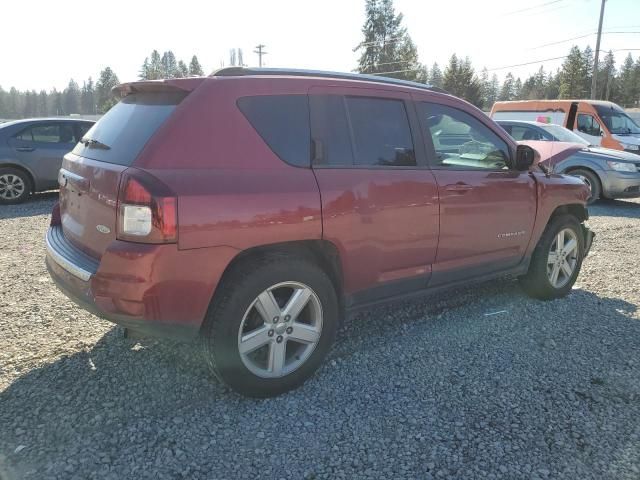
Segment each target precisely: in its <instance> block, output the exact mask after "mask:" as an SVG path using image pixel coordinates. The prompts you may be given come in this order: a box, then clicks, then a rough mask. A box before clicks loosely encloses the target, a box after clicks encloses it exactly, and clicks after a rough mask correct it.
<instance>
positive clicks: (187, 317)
mask: <svg viewBox="0 0 640 480" xmlns="http://www.w3.org/2000/svg"><path fill="white" fill-rule="evenodd" d="M46 245H47V257H46V265H47V269H48V271H49V274H50V275H51V278H52V279H53V281H54V282H55V284H56V285H57V286H58V288H59V289H60V290H61V291H62V292H63V293H64V294H65V295H66V296H67V297H69V298H70V299H71V300H73V301H74V302H75V303H76V304H78V305H79V306H80V307H82V308H83V309H85V310H88V311H89V312H91V313H93V314H95V315H97V316H99V317H101V318H104V319H105V320H109V321H111V322H114V323H117V324H119V325H122V326H124V327H127V328H131V329H132V330H136V331H139V332H141V333H144V334H147V335H151V336H163V337H172V338H193V337H195V336H197V335H198V332H199V331H200V327H201V325H202V322H203V320H204V317H205V315H206V311H207V309H208V306H209V303H210V301H211V298H212V295H213V292H214V290H215V287H216V286H217V283H218V281H219V279H220V277H221V276H222V273H223V271H224V267H225V266H226V265H227V264H228V262H229V261H230V259H231V258H233V251H232V249H227V248H226V247H225V248H221V249H214V248H212V249H207V248H203V249H196V250H185V251H180V250H178V248H177V245H175V244H173V245H145V244H137V243H130V242H121V241H117V240H116V241H114V242H112V244H111V245H110V246H109V247H108V248H107V250H106V251H105V252H104V254H103V256H102V258H101V259H100V261H98V260H96V259H93V258H91V257H89V256H87V255H86V254H84V253H83V252H82V251H80V250H78V249H77V248H76V247H75V246H74V245H72V244H71V243H70V242H69V241H68V240H67V239H66V238H65V237H64V234H63V232H62V228H61V227H60V226H59V225H54V226H52V227H50V228H49V230H48V232H47V237H46ZM229 250H231V251H229ZM227 257H228V258H227Z"/></svg>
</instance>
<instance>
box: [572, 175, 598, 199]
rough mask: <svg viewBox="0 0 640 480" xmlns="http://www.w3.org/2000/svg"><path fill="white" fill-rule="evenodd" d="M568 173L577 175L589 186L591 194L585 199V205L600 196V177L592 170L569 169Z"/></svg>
mask: <svg viewBox="0 0 640 480" xmlns="http://www.w3.org/2000/svg"><path fill="white" fill-rule="evenodd" d="M569 175H571V176H573V177H578V178H579V179H580V180H582V181H583V182H584V183H586V184H587V186H588V187H589V190H590V191H591V194H590V195H589V198H588V199H587V205H591V204H593V203H595V202H596V201H597V200H598V199H599V198H600V197H601V196H602V186H601V184H600V179H599V178H598V176H597V175H596V174H595V173H593V172H592V171H590V170H583V169H577V170H571V171H570V172H569Z"/></svg>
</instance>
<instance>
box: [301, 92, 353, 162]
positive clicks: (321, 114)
mask: <svg viewBox="0 0 640 480" xmlns="http://www.w3.org/2000/svg"><path fill="white" fill-rule="evenodd" d="M309 105H310V106H311V132H312V133H311V135H312V137H313V141H314V144H315V148H314V155H313V156H314V158H313V161H314V162H315V163H317V164H321V165H353V150H352V147H351V135H350V133H349V122H348V121H347V113H346V110H345V106H344V97H342V96H339V95H311V96H310V97H309Z"/></svg>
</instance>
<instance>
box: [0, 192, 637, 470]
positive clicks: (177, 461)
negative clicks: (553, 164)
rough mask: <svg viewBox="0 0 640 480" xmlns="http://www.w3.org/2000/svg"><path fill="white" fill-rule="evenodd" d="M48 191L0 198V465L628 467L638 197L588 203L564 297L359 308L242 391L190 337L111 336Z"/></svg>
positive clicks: (485, 296)
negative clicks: (80, 280)
mask: <svg viewBox="0 0 640 480" xmlns="http://www.w3.org/2000/svg"><path fill="white" fill-rule="evenodd" d="M54 201H55V195H52V194H45V195H38V196H36V198H35V199H33V200H32V201H30V202H29V203H27V204H25V205H22V206H13V207H6V206H4V207H0V231H1V232H2V237H1V239H2V240H1V248H0V271H1V272H2V280H1V281H0V479H2V480H7V479H15V478H38V479H39V478H47V479H55V478H82V479H85V478H89V479H91V478H109V479H111V478H112V479H125V478H167V479H169V478H171V479H175V478H189V479H198V478H209V479H225V478H228V479H236V478H250V479H255V478H275V479H278V478H307V479H311V478H327V479H336V478H345V479H356V478H415V479H431V478H436V479H440V478H451V479H466V478H487V479H489V478H491V479H497V478H505V479H515V478H523V479H525V478H526V479H547V478H548V479H551V478H553V479H556V478H570V479H616V480H619V479H634V480H637V479H638V478H640V355H639V354H640V311H639V310H638V307H639V305H640V288H639V287H640V281H639V280H638V274H639V272H640V253H639V252H640V202H637V201H624V202H623V201H617V202H607V203H601V204H599V205H597V206H595V207H593V208H592V209H591V214H592V219H591V220H590V225H591V227H592V228H593V229H594V230H595V231H596V232H597V238H596V242H595V244H594V248H593V250H592V254H591V255H590V256H589V258H588V259H587V260H586V262H585V264H584V266H583V271H582V274H581V276H580V277H579V283H578V284H577V285H576V287H575V289H574V290H573V292H572V294H571V295H570V296H569V297H568V298H565V299H562V300H557V301H553V302H547V303H544V302H539V301H534V300H531V299H529V298H527V297H526V296H525V295H524V294H523V293H522V292H521V291H520V289H519V288H518V286H517V284H515V283H513V282H507V281H497V282H493V283H492V284H489V285H483V286H475V287H471V288H467V289H463V290H458V291H456V292H452V293H450V294H445V295H440V296H439V297H437V298H427V299H422V300H418V301H414V302H411V303H402V304H396V305H392V306H389V307H385V308H378V309H375V310H369V311H363V312H361V313H359V314H357V315H355V316H353V317H352V318H351V319H349V320H348V321H347V322H346V323H345V326H344V328H343V329H342V331H341V333H340V335H339V338H338V340H337V343H336V346H335V348H334V350H333V352H332V353H331V356H330V358H329V360H328V361H327V362H326V364H325V366H324V367H323V368H322V369H321V370H320V371H319V372H318V373H317V374H316V375H315V377H314V378H313V379H312V380H311V381H309V382H308V383H307V384H305V386H303V387H302V388H301V389H299V390H297V391H295V392H292V393H289V394H287V395H284V396H282V397H279V398H275V399H269V400H260V401H259V400H250V399H245V398H242V397H239V396H238V395H235V394H234V393H232V392H229V391H226V390H225V389H223V388H222V387H221V386H220V385H219V384H218V383H216V381H215V380H214V379H213V378H212V376H211V375H210V374H209V373H208V371H207V370H206V368H205V367H204V363H203V362H202V361H201V359H200V356H199V351H198V349H197V348H196V347H197V346H196V345H194V344H178V343H171V342H166V341H152V340H130V339H125V338H123V335H122V330H121V329H120V328H118V327H114V326H112V325H111V324H109V323H108V322H105V321H102V320H99V319H98V318H96V317H94V316H92V315H90V314H88V313H86V312H84V311H82V310H81V309H79V308H77V307H75V306H74V305H73V304H72V303H71V302H70V301H68V300H67V299H66V298H65V297H64V296H63V295H62V294H60V293H59V292H58V291H57V290H56V288H55V287H54V285H53V284H52V282H51V281H50V280H49V277H48V275H47V272H46V270H45V267H44V264H43V256H44V248H43V235H44V232H45V230H46V227H47V224H48V216H49V212H50V209H51V207H52V205H53V203H54ZM505 311H506V312H505ZM496 312H502V313H496ZM488 314H491V315H488Z"/></svg>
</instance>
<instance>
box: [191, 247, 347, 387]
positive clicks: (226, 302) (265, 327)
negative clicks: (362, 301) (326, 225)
mask: <svg viewBox="0 0 640 480" xmlns="http://www.w3.org/2000/svg"><path fill="white" fill-rule="evenodd" d="M220 289H221V290H220V291H219V292H218V293H216V295H215V297H214V300H213V303H212V307H211V308H210V311H209V313H208V315H207V319H206V320H205V324H204V327H203V332H202V333H203V342H204V354H205V357H206V359H207V361H208V364H209V366H210V367H211V369H212V371H213V373H214V374H215V375H216V376H217V377H218V378H219V379H220V380H222V381H223V382H224V383H225V384H227V385H228V386H229V387H231V388H232V389H233V390H235V391H237V392H238V393H241V394H243V395H247V396H251V397H271V396H276V395H279V394H281V393H284V392H287V391H289V390H292V389H294V388H296V387H298V386H300V385H302V383H304V381H305V380H307V379H308V378H309V377H310V376H311V375H312V374H313V373H314V372H315V371H316V370H317V369H318V367H319V366H320V365H321V363H322V361H323V360H324V358H325V356H326V355H327V353H328V352H329V350H330V349H331V345H332V344H333V340H334V338H335V334H336V330H337V326H338V315H339V309H338V301H337V296H336V292H335V289H334V286H333V284H332V282H331V280H330V279H329V277H328V276H327V275H326V274H325V273H324V271H322V269H320V268H318V267H317V266H316V265H315V264H314V263H312V262H310V261H308V260H305V259H295V258H294V259H292V258H287V257H284V256H277V257H270V258H266V259H262V260H256V261H255V262H246V261H245V262H244V263H243V264H241V265H240V266H239V267H237V268H235V269H234V271H232V272H230V274H229V276H228V277H227V278H225V280H224V281H223V284H222V285H221V286H220Z"/></svg>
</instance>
